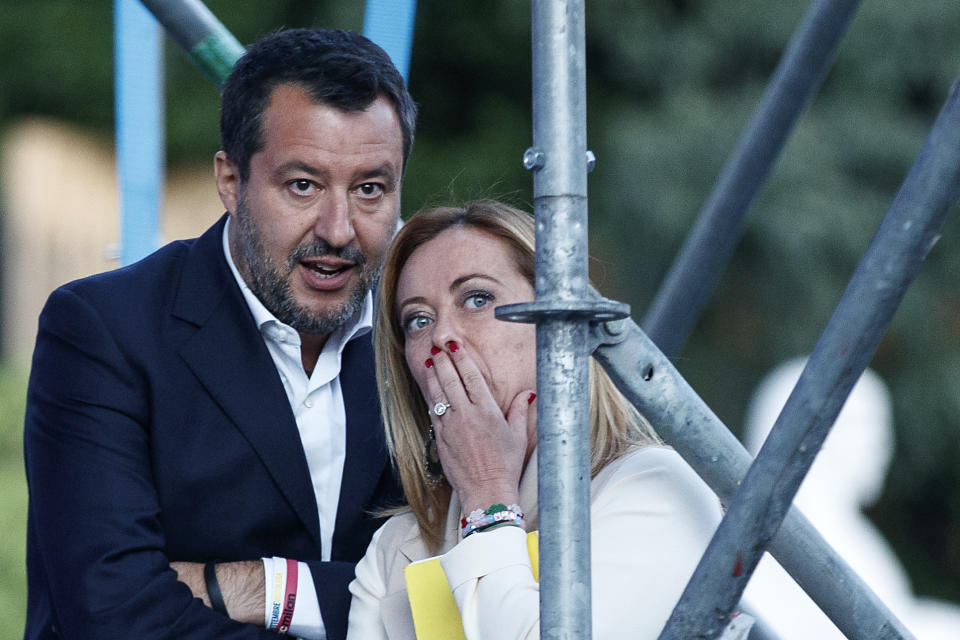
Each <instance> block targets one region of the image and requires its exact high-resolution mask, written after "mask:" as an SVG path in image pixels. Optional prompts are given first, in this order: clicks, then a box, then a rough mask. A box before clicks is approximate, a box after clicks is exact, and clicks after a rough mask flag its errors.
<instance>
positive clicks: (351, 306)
mask: <svg viewBox="0 0 960 640" xmlns="http://www.w3.org/2000/svg"><path fill="white" fill-rule="evenodd" d="M234 220H235V222H236V223H237V248H238V249H239V251H240V258H241V262H242V266H243V267H245V268H244V269H242V270H241V272H242V273H243V272H244V271H245V273H243V275H244V279H245V280H246V282H247V286H249V287H250V290H251V291H253V294H254V295H255V296H257V298H259V299H260V302H262V303H263V306H265V307H266V308H267V309H268V310H269V311H270V313H272V314H273V315H274V316H276V318H277V319H278V320H279V321H280V322H282V323H284V324H286V325H289V326H291V327H293V328H294V329H296V330H297V331H299V332H300V333H303V334H308V335H320V336H325V335H329V334H331V333H333V332H334V331H336V330H337V329H338V328H340V327H341V326H343V325H344V324H345V323H346V322H347V321H348V320H350V318H352V317H353V316H354V315H356V314H357V313H358V312H359V311H360V309H361V308H362V307H363V301H364V298H365V297H366V295H367V291H369V290H370V287H371V286H372V285H373V283H374V282H376V281H377V278H378V277H379V275H380V267H379V266H378V267H377V268H374V269H369V270H367V257H366V256H365V255H364V254H363V252H362V251H361V250H360V249H359V248H356V247H342V248H339V249H337V248H334V247H331V246H330V245H329V243H328V242H326V241H325V240H323V239H321V238H317V240H316V241H315V242H313V243H310V244H304V245H300V246H299V247H297V248H296V249H294V250H293V251H291V252H290V255H289V256H288V258H287V264H286V265H285V269H286V271H285V272H281V270H280V269H278V268H277V265H275V264H273V262H272V260H271V259H270V256H269V255H268V254H267V252H266V250H265V249H264V247H263V242H262V241H261V233H260V230H259V229H258V228H257V227H256V225H255V223H254V222H253V220H252V218H251V216H250V210H249V209H248V208H247V201H246V197H245V194H241V196H240V198H239V199H238V200H237V215H236V217H235V219H234ZM326 255H331V256H337V257H339V258H341V259H343V260H348V261H350V262H352V263H353V264H354V265H355V266H354V267H353V268H355V269H359V271H360V281H359V282H358V283H357V285H356V287H354V289H353V290H352V291H350V292H349V293H350V295H349V297H348V298H347V300H346V301H345V302H343V303H340V304H334V306H332V307H330V308H327V309H325V310H322V311H319V312H314V311H312V310H310V309H309V308H307V307H304V306H303V305H301V304H299V303H298V302H297V300H296V299H295V298H294V295H293V292H292V291H291V288H290V281H289V280H288V279H287V276H289V275H290V274H291V273H292V272H293V270H294V269H295V268H296V267H297V265H298V264H299V263H300V261H301V260H304V259H307V258H318V257H321V256H326ZM238 266H240V265H238Z"/></svg>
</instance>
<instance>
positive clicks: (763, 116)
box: [641, 0, 860, 356]
mask: <svg viewBox="0 0 960 640" xmlns="http://www.w3.org/2000/svg"><path fill="white" fill-rule="evenodd" d="M859 4H860V0H816V1H815V2H814V3H813V4H812V5H811V7H810V9H809V10H808V11H807V14H806V16H805V17H804V19H803V22H802V23H801V24H800V26H799V27H798V28H797V31H796V33H795V34H794V36H793V38H792V39H791V40H790V43H789V45H788V46H787V49H786V51H785V52H784V54H783V57H782V58H781V59H780V62H779V64H778V65H777V68H776V70H775V71H774V74H773V77H772V78H771V80H770V84H769V85H768V86H767V89H766V91H765V92H764V94H763V97H762V98H761V100H760V104H759V105H758V106H757V110H756V111H755V112H754V114H753V117H752V118H751V119H750V122H749V123H748V124H747V127H746V129H745V130H744V132H743V134H742V136H741V138H740V142H739V143H738V144H737V147H736V149H734V151H733V154H732V155H731V156H730V158H729V160H728V161H727V163H726V165H725V166H724V168H723V172H722V173H721V175H720V178H719V179H718V181H717V184H716V185H715V186H714V188H713V191H712V192H711V193H710V196H709V198H708V199H707V202H706V204H705V205H704V206H703V209H701V211H700V214H699V215H698V217H697V220H696V222H695V223H694V226H693V229H692V230H691V232H690V234H689V235H688V236H687V239H686V240H685V241H684V244H683V246H682V248H681V249H680V252H679V254H678V255H677V258H676V259H675V260H674V263H673V264H672V265H671V267H670V270H669V271H668V272H667V276H666V278H665V279H664V281H663V284H661V286H660V290H659V291H658V292H657V294H656V296H654V299H653V302H652V303H651V304H650V307H649V309H648V310H647V313H646V315H645V316H644V319H643V322H642V323H641V324H642V326H643V328H644V330H645V331H646V332H647V335H649V336H650V338H651V339H652V340H653V341H654V342H655V343H657V345H658V346H659V347H660V349H661V350H662V351H663V352H664V353H666V354H667V355H669V356H675V355H676V354H677V353H678V352H679V351H680V349H681V348H683V345H684V344H685V343H686V341H687V338H688V337H689V335H690V333H691V332H692V331H693V327H694V325H695V323H696V321H697V318H698V317H699V315H700V312H701V311H702V309H703V306H704V305H705V304H706V302H707V300H708V298H709V297H710V293H711V292H712V291H713V289H714V288H715V287H716V285H717V282H718V281H719V279H720V275H721V274H722V273H723V270H724V267H725V266H726V264H727V262H729V260H730V256H731V255H733V250H734V248H735V247H736V245H737V242H738V241H739V240H740V237H741V236H742V235H743V230H744V227H745V224H746V217H747V213H748V212H749V210H750V205H751V203H752V202H753V199H754V197H755V196H756V195H757V192H758V191H759V190H760V187H761V186H763V183H764V182H765V181H766V179H767V176H768V174H769V173H770V170H771V168H772V167H773V164H774V162H776V160H777V158H778V157H779V155H780V151H781V150H782V149H783V146H784V144H785V143H786V141H787V138H788V137H789V135H790V132H791V131H792V130H793V126H794V125H795V124H796V122H797V120H798V119H799V117H800V114H801V113H803V110H804V109H805V108H806V106H807V104H809V103H810V101H811V100H812V98H813V96H814V95H815V94H816V92H817V90H818V89H819V87H820V84H821V83H822V82H823V79H824V77H825V76H826V75H827V71H828V70H829V68H830V65H831V64H832V62H833V59H834V57H835V53H836V50H837V47H838V46H839V43H840V40H841V39H842V38H843V35H844V34H845V33H846V30H847V26H848V25H849V24H850V20H851V18H852V17H853V14H854V12H855V11H856V9H857V6H858V5H859Z"/></svg>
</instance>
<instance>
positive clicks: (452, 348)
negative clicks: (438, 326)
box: [447, 340, 460, 353]
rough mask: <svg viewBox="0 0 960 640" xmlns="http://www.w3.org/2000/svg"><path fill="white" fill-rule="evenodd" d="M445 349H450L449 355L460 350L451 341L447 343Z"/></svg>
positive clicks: (458, 346)
mask: <svg viewBox="0 0 960 640" xmlns="http://www.w3.org/2000/svg"><path fill="white" fill-rule="evenodd" d="M447 348H448V349H450V353H456V352H457V351H458V350H459V349H460V345H458V344H457V343H456V342H454V341H453V340H451V341H450V342H448V343H447Z"/></svg>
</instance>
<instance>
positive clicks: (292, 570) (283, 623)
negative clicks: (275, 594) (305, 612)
mask: <svg viewBox="0 0 960 640" xmlns="http://www.w3.org/2000/svg"><path fill="white" fill-rule="evenodd" d="M298 567H299V565H298V564H297V561H296V560H292V559H290V558H287V588H286V591H285V593H284V594H283V611H282V612H281V613H280V621H279V622H278V623H277V633H286V632H287V631H288V630H289V629H290V623H291V622H293V608H294V607H295V606H296V604H297V568H298Z"/></svg>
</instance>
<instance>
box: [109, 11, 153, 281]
mask: <svg viewBox="0 0 960 640" xmlns="http://www.w3.org/2000/svg"><path fill="white" fill-rule="evenodd" d="M162 52H163V40H162V34H161V33H160V29H158V28H157V24H156V22H155V21H154V20H153V18H151V17H150V14H149V13H147V12H146V11H145V10H144V9H143V7H141V6H140V5H139V4H137V2H136V0H115V2H114V95H115V100H114V109H115V113H116V149H117V183H118V185H119V198H120V264H122V265H128V264H131V263H133V262H136V261H137V260H139V259H140V258H143V257H144V256H146V255H148V254H150V253H152V252H153V251H154V250H155V249H156V248H157V246H158V245H159V244H160V202H161V198H162V194H163V164H164V145H163V60H162V55H161V54H162Z"/></svg>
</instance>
